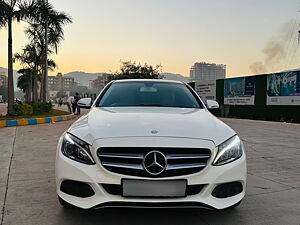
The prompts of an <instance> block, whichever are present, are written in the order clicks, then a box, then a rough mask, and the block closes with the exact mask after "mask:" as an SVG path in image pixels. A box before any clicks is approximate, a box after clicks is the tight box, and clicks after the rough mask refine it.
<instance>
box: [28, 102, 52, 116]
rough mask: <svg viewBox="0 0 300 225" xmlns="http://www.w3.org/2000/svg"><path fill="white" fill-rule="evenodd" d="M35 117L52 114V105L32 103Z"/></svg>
mask: <svg viewBox="0 0 300 225" xmlns="http://www.w3.org/2000/svg"><path fill="white" fill-rule="evenodd" d="M31 106H32V108H33V115H39V114H43V113H50V112H51V110H52V107H53V106H52V103H48V102H36V103H32V105H31Z"/></svg>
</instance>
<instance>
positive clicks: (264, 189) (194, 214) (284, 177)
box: [0, 119, 300, 225]
mask: <svg viewBox="0 0 300 225" xmlns="http://www.w3.org/2000/svg"><path fill="white" fill-rule="evenodd" d="M224 121H225V122H226V123H227V124H229V125H230V126H231V127H233V128H234V129H235V130H236V131H237V132H238V133H239V135H240V136H241V137H242V139H243V140H244V142H245V145H246V148H247V156H248V189H247V195H246V197H245V199H244V201H243V202H242V204H241V205H240V207H239V208H237V209H233V210H224V211H208V210H200V209H123V208H121V209H120V208H119V209H118V208H110V209H101V210H95V211H84V210H79V209H71V210H70V209H68V210H66V209H63V208H62V207H61V206H60V205H59V203H58V201H57V197H56V193H55V180H54V160H55V148H56V143H57V141H58V138H59V136H60V135H61V133H63V132H64V131H65V130H66V129H67V128H68V127H69V126H70V124H71V123H72V121H68V122H60V123H55V124H43V125H36V126H26V127H15V128H2V129H0V171H1V173H0V209H2V210H1V211H0V224H1V225H18V224H24V225H25V224H26V225H30V224H34V225H39V224H41V225H50V224H51V225H52V224H55V225H56V224H59V225H64V224H68V225H71V224H72V225H77V224H137V225H140V224H143V225H147V224H151V225H153V224H155V225H160V224H178V225H183V224H197V225H201V224H222V225H225V224H226V225H227V224H230V225H232V224H239V225H241V224H251V225H254V224H264V225H269V224H278V225H299V224H300V163H299V162H300V138H299V137H300V125H299V124H285V123H276V122H259V121H250V120H236V119H224Z"/></svg>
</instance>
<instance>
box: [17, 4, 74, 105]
mask: <svg viewBox="0 0 300 225" xmlns="http://www.w3.org/2000/svg"><path fill="white" fill-rule="evenodd" d="M21 9H22V10H27V14H28V15H29V22H31V23H34V24H38V26H40V27H39V30H40V31H42V32H43V33H44V39H43V40H44V41H43V44H44V48H43V50H44V56H43V62H44V63H43V77H42V93H43V98H42V99H43V101H44V102H46V101H47V95H48V66H47V63H48V55H49V53H51V51H50V52H49V48H50V49H53V50H54V52H55V53H57V49H58V46H59V44H60V42H61V41H62V40H63V36H64V30H63V26H64V25H66V24H68V23H72V19H71V17H70V16H68V15H67V14H66V13H64V12H58V11H56V10H55V9H54V7H53V5H51V4H50V3H49V2H48V0H33V1H32V2H30V3H26V2H25V3H24V4H22V5H21ZM33 9H34V10H33Z"/></svg>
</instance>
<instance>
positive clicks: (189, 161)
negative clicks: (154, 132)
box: [97, 147, 211, 177]
mask: <svg viewBox="0 0 300 225" xmlns="http://www.w3.org/2000/svg"><path fill="white" fill-rule="evenodd" d="M153 151H155V152H160V153H162V154H163V155H164V156H165V158H166V163H167V164H166V167H165V169H164V171H163V172H162V173H160V174H159V175H151V174H149V173H148V172H147V171H146V170H145V168H144V164H143V162H144V158H145V156H146V155H147V154H148V153H149V152H153ZM97 154H98V157H99V159H100V161H101V164H102V166H103V167H104V168H105V169H107V170H109V171H111V172H114V173H119V174H124V175H131V176H138V177H173V176H181V175H188V174H193V173H197V172H200V171H201V170H203V169H204V168H205V167H206V165H207V162H208V161H209V159H210V156H211V152H210V150H209V149H203V148H156V147H155V148H137V147H133V148H128V147H105V148H100V149H98V152H97Z"/></svg>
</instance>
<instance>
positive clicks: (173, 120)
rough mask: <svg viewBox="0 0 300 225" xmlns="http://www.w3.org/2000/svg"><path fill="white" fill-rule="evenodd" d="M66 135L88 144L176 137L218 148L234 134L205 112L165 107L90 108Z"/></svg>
mask: <svg viewBox="0 0 300 225" xmlns="http://www.w3.org/2000/svg"><path fill="white" fill-rule="evenodd" d="M68 132H70V133H72V134H74V135H75V136H77V137H79V138H81V139H82V140H84V141H86V142H88V143H90V144H92V143H93V141H95V140H97V139H101V138H115V137H147V136H149V137H153V136H157V137H178V138H196V139H204V140H210V141H213V142H214V143H215V145H219V144H221V143H222V142H224V141H225V140H227V139H228V138H230V137H232V136H233V135H235V132H234V131H233V130H232V129H231V128H230V127H228V126H227V125H226V124H224V123H223V122H221V121H220V120H218V119H217V118H215V117H214V116H213V115H212V114H211V113H210V112H209V111H208V110H206V109H189V108H167V107H109V108H97V107H93V108H92V109H91V110H90V112H89V113H88V114H87V115H85V116H83V117H81V118H80V119H79V120H78V121H76V122H75V123H74V124H73V125H72V126H71V127H70V129H69V130H68Z"/></svg>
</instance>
